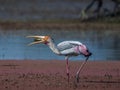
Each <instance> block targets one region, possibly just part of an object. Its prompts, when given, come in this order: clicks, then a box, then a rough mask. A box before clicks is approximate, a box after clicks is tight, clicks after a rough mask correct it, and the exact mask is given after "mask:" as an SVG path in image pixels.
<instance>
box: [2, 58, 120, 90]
mask: <svg viewBox="0 0 120 90" xmlns="http://www.w3.org/2000/svg"><path fill="white" fill-rule="evenodd" d="M81 63H82V62H81V61H70V63H69V64H70V83H69V84H68V83H67V78H66V72H65V61H61V60H35V61H34V60H1V61H0V90H21V89H22V90H80V89H81V90H103V89H104V90H114V89H115V90H119V88H120V67H119V66H120V62H119V61H89V62H88V63H87V65H86V66H85V67H84V68H83V70H82V72H81V74H80V82H79V83H78V84H76V83H75V78H74V76H75V73H76V71H77V68H78V67H79V65H80V64H81Z"/></svg>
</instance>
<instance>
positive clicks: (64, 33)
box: [0, 29, 120, 60]
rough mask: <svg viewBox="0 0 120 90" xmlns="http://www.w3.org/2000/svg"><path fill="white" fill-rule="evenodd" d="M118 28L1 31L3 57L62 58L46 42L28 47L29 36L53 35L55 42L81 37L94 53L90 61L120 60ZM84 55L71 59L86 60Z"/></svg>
mask: <svg viewBox="0 0 120 90" xmlns="http://www.w3.org/2000/svg"><path fill="white" fill-rule="evenodd" d="M119 34H120V31H119V30H104V31H103V30H79V29H75V30H62V29H61V30H56V29H53V30H48V29H43V30H24V29H22V30H0V59H4V60H6V59H18V60H24V59H32V60H37V59H44V60H51V59H55V60H56V59H59V60H63V59H64V57H63V56H58V55H55V54H54V53H53V52H52V51H51V50H50V49H49V48H48V47H47V46H46V45H43V44H38V45H34V46H27V44H28V43H30V42H32V39H28V38H26V36H27V35H50V36H52V37H53V38H54V40H55V42H56V44H57V43H59V42H61V41H64V40H78V41H80V42H82V43H84V44H85V45H86V46H87V47H88V48H89V49H90V51H91V52H92V53H93V55H92V56H91V58H90V59H91V60H120V42H119V40H120V35H119ZM83 59H84V57H83V56H79V57H74V58H71V60H83Z"/></svg>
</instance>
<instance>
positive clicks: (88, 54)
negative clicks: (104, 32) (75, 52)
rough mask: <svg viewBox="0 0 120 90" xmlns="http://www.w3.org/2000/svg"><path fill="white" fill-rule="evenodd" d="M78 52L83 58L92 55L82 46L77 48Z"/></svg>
mask: <svg viewBox="0 0 120 90" xmlns="http://www.w3.org/2000/svg"><path fill="white" fill-rule="evenodd" d="M79 50H80V52H81V54H83V55H84V56H85V57H89V56H91V55H92V53H91V52H90V51H89V50H88V48H87V47H86V46H85V45H84V44H81V45H80V46H79Z"/></svg>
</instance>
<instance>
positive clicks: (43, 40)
mask: <svg viewBox="0 0 120 90" xmlns="http://www.w3.org/2000/svg"><path fill="white" fill-rule="evenodd" d="M27 38H34V41H33V42H32V43H30V44H28V46H31V45H33V44H39V43H44V44H45V43H47V42H48V39H49V36H27Z"/></svg>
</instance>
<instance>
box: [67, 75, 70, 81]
mask: <svg viewBox="0 0 120 90" xmlns="http://www.w3.org/2000/svg"><path fill="white" fill-rule="evenodd" d="M67 77H68V83H69V79H70V74H69V73H67Z"/></svg>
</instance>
